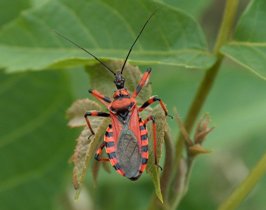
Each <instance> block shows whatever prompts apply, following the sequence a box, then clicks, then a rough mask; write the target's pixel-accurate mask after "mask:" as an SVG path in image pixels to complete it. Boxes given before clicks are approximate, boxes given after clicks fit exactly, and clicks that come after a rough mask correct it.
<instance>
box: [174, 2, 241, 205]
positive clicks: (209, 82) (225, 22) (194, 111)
mask: <svg viewBox="0 0 266 210" xmlns="http://www.w3.org/2000/svg"><path fill="white" fill-rule="evenodd" d="M238 3H239V0H227V1H226V5H225V10H224V14H223V19H222V24H221V27H220V29H219V33H218V36H217V39H216V42H215V46H214V49H213V54H214V55H216V57H217V60H216V62H215V64H214V65H213V66H212V67H211V68H210V69H208V70H207V72H206V74H205V76H204V78H203V80H202V82H201V84H200V86H199V88H198V90H197V93H196V95H195V97H194V100H193V101H192V104H191V106H190V108H189V111H188V114H187V116H186V119H185V122H184V125H185V128H186V130H187V132H188V133H191V130H192V128H193V127H194V125H195V122H196V119H197V117H198V115H199V113H200V111H201V109H202V107H203V104H204V102H205V101H206V99H207V96H208V94H209V92H210V90H211V88H212V86H213V83H214V81H215V78H216V76H217V74H218V72H219V69H220V66H221V63H222V61H223V58H224V56H223V55H222V54H221V53H220V48H221V47H222V46H223V45H224V44H225V43H226V42H227V41H228V40H229V37H230V35H231V32H232V28H233V23H234V20H235V15H236V12H237V7H238ZM184 146H185V144H184V139H183V137H182V134H180V135H179V137H178V139H177V142H176V158H175V163H176V164H175V168H174V170H178V168H179V167H178V164H179V163H180V159H181V156H182V151H183V147H184ZM192 165H193V164H192V162H190V164H189V166H188V167H191V166H192ZM188 171H191V169H190V168H188ZM187 177H189V176H187ZM177 178H178V177H174V179H177ZM186 183H188V181H186ZM176 197H177V198H178V197H179V196H176ZM171 203H172V204H173V206H172V209H175V208H176V207H177V206H178V204H179V202H176V201H175V199H174V200H173V201H171Z"/></svg>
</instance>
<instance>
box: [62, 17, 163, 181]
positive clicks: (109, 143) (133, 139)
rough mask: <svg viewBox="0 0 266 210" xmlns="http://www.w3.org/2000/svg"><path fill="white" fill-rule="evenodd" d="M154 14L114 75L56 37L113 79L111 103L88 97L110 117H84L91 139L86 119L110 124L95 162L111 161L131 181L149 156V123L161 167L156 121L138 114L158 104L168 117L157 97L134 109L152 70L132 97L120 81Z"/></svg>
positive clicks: (104, 98) (99, 114)
mask: <svg viewBox="0 0 266 210" xmlns="http://www.w3.org/2000/svg"><path fill="white" fill-rule="evenodd" d="M153 14H154V13H153ZM153 14H152V15H151V16H150V17H149V18H148V20H147V21H146V22H145V24H144V25H143V27H142V29H141V31H140V32H139V34H138V36H137V38H136V39H135V41H134V42H133V44H132V46H131V47H130V50H129V52H128V54H127V56H126V59H125V61H124V63H123V66H122V68H121V70H120V71H118V72H116V73H115V72H114V71H112V70H111V69H110V68H109V67H108V66H107V65H106V64H105V63H103V62H102V61H101V60H99V59H98V58H97V57H96V56H94V55H93V54H92V53H90V52H88V51H87V50H86V49H84V48H82V47H80V46H79V45H78V44H76V43H74V42H73V41H71V40H69V39H68V38H66V37H64V36H62V35H61V34H59V35H60V36H62V37H63V38H64V39H66V40H68V41H70V42H71V43H72V44H74V45H76V46H77V47H79V48H81V49H82V50H84V51H85V52H87V53H88V54H90V55H91V56H92V57H94V58H95V59H96V60H97V61H99V62H100V63H101V64H102V65H103V66H104V67H105V68H106V69H107V70H108V71H110V72H111V73H112V74H113V75H114V77H115V80H114V83H115V85H116V88H117V90H115V91H114V95H113V100H111V99H110V98H109V97H107V96H104V95H103V94H101V93H100V92H98V91H97V90H89V93H91V94H92V95H93V96H94V97H95V98H96V99H97V100H99V101H100V102H101V103H103V104H104V105H105V106H106V107H107V109H108V110H109V113H106V112H99V111H88V112H86V113H85V115H84V117H85V119H86V122H87V125H88V127H89V129H90V131H91V134H92V135H94V131H93V129H92V127H91V123H90V120H89V118H88V117H110V118H111V124H110V125H109V126H108V128H107V129H106V132H105V135H104V141H103V143H102V144H101V146H100V147H99V149H98V150H97V152H96V154H95V159H96V160H98V161H110V162H111V164H112V166H113V167H114V168H115V170H116V171H117V172H118V173H119V174H121V175H122V176H125V177H127V178H129V179H131V180H137V179H138V178H139V177H140V175H141V174H142V173H143V171H144V170H145V168H146V166H147V162H148V157H149V152H148V131H147V127H146V125H147V123H148V122H149V121H151V122H152V131H153V138H154V139H153V147H154V158H155V165H157V166H158V167H160V166H159V165H158V160H157V154H156V151H157V150H156V144H157V138H156V123H155V118H154V116H152V115H150V116H149V117H147V119H145V120H142V119H141V118H140V116H139V113H140V112H142V111H143V110H144V109H145V108H146V107H148V106H149V105H151V104H152V103H154V102H156V101H158V102H159V103H160V105H161V107H162V109H163V110H164V113H165V115H166V116H167V115H168V112H167V109H166V107H165V105H164V103H163V102H162V101H161V99H160V98H158V97H157V96H152V97H151V98H150V99H149V100H147V101H146V102H145V103H144V104H143V105H142V106H140V107H139V106H138V105H137V100H136V98H137V96H138V94H139V92H140V91H141V89H142V88H143V86H145V85H146V84H147V82H148V80H149V77H150V73H151V68H149V69H147V71H146V72H145V73H144V74H143V76H142V78H141V80H140V82H139V84H138V86H137V87H136V89H135V91H134V92H133V94H130V93H129V91H128V90H127V89H126V88H125V87H124V83H125V78H124V77H123V70H124V67H125V64H126V62H127V59H128V57H129V55H130V52H131V50H132V49H133V46H134V45H135V43H136V42H137V40H138V38H139V37H140V35H141V33H142V31H143V30H144V28H145V27H146V25H147V24H148V22H149V20H150V19H151V17H152V16H153ZM104 147H105V150H106V153H107V155H108V158H102V157H101V154H102V150H103V148H104ZM160 168H161V167H160Z"/></svg>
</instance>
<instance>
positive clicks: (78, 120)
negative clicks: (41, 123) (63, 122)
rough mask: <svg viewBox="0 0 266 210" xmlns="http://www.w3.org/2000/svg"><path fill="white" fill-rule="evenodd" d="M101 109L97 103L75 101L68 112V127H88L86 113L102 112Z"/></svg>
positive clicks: (83, 100) (87, 100) (84, 100)
mask: <svg viewBox="0 0 266 210" xmlns="http://www.w3.org/2000/svg"><path fill="white" fill-rule="evenodd" d="M100 109H101V107H100V106H99V105H98V104H97V103H96V102H94V101H91V100H89V99H80V100H77V101H75V102H74V103H73V104H72V105H71V107H69V108H68V110H67V117H68V118H69V122H68V126H69V127H72V128H74V127H81V126H85V125H87V124H86V121H85V118H84V114H85V112H86V111H89V110H98V111H100ZM93 120H95V118H93V119H92V121H93Z"/></svg>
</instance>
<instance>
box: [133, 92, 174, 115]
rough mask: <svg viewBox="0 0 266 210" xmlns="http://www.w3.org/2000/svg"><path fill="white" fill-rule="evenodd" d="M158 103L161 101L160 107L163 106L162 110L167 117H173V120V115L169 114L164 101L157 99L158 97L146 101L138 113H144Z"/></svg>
mask: <svg viewBox="0 0 266 210" xmlns="http://www.w3.org/2000/svg"><path fill="white" fill-rule="evenodd" d="M156 101H159V103H160V105H161V107H162V109H163V111H164V113H165V115H166V116H169V117H171V118H173V117H172V116H171V115H169V114H168V111H167V109H166V106H165V104H164V103H163V101H162V100H161V99H160V98H159V97H157V96H152V97H150V99H149V100H148V101H146V102H145V103H144V104H143V105H142V106H141V107H140V108H139V110H138V111H139V112H142V111H143V110H144V109H145V108H146V107H148V106H150V105H151V104H153V103H154V102H156Z"/></svg>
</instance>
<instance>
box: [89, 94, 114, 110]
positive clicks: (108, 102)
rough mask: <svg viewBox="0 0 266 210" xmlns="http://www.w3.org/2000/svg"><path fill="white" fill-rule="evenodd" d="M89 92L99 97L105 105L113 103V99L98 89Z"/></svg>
mask: <svg viewBox="0 0 266 210" xmlns="http://www.w3.org/2000/svg"><path fill="white" fill-rule="evenodd" d="M89 93H90V94H92V95H93V96H94V97H95V98H97V99H98V100H99V101H100V102H101V103H103V104H104V105H105V106H108V105H109V104H110V103H111V99H110V98H109V97H107V96H104V95H103V94H101V93H100V92H99V91H97V90H89Z"/></svg>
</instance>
